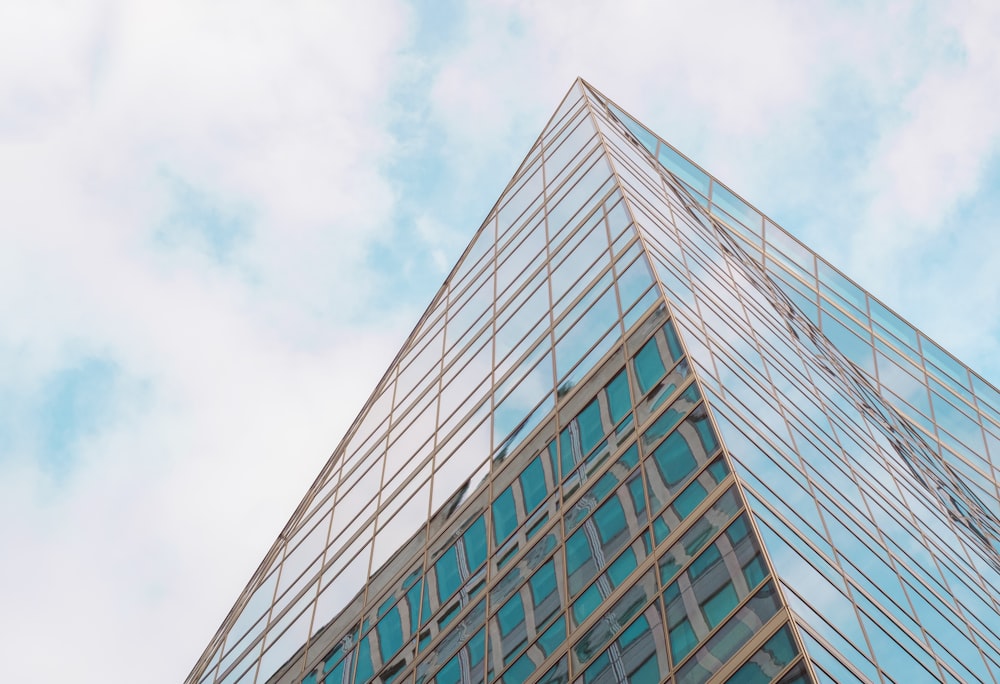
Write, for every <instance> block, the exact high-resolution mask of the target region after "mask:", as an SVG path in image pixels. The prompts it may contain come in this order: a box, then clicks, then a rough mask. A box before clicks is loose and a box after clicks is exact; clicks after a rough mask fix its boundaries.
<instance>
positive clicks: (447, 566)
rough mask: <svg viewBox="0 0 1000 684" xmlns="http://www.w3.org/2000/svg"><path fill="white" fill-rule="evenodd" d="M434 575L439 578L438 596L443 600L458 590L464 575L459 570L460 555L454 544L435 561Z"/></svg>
mask: <svg viewBox="0 0 1000 684" xmlns="http://www.w3.org/2000/svg"><path fill="white" fill-rule="evenodd" d="M434 576H435V579H436V580H437V591H438V598H439V599H440V600H441V601H442V602H444V601H446V600H447V599H448V598H449V597H450V596H452V595H453V594H454V593H455V592H456V591H458V588H459V586H461V584H462V577H461V575H459V572H458V556H457V552H456V549H455V547H454V546H449V547H448V548H447V549H446V550H445V552H444V553H443V554H442V555H441V557H440V558H438V559H437V561H436V562H435V563H434Z"/></svg>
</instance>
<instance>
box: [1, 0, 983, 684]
mask: <svg viewBox="0 0 1000 684" xmlns="http://www.w3.org/2000/svg"><path fill="white" fill-rule="evenodd" d="M997 35H1000V5H998V4H997V3H996V2H993V1H992V0H983V1H982V2H935V3H917V2H904V1H900V2H886V3H882V4H878V3H860V2H857V3H855V2H822V1H816V2H810V3H801V2H791V1H790V2H779V1H773V0H763V1H761V2H756V3H743V2H711V3H693V2H692V3H689V4H685V3H676V2H648V3H644V2H598V1H595V0H582V1H577V2H574V3H537V2H529V1H527V0H525V1H523V2H519V1H516V0H511V1H507V2H505V1H501V0H487V1H481V2H477V3H469V4H466V3H462V2H458V1H452V0H425V1H417V2H404V1H402V0H400V1H396V0H369V1H367V2H364V3H357V2H355V3H347V2H339V1H338V2H296V1H294V0H292V1H289V2H281V3H265V2H259V1H256V0H241V1H240V2H235V1H233V2H228V1H220V2H212V3H205V2H187V1H176V2H171V3H165V2H145V1H143V0H131V1H129V2H114V1H111V0H108V1H106V2H90V1H81V2H75V3H64V2H50V1H46V0H31V1H30V2H29V1H27V0H23V1H22V0H12V1H8V2H4V3H0V216H2V217H3V218H2V220H0V539H2V543H3V548H4V554H3V557H4V561H3V562H2V563H0V644H3V646H2V649H0V650H2V652H3V653H4V657H3V659H2V663H0V670H2V672H0V678H2V679H4V680H6V681H46V680H53V681H54V680H57V679H62V678H65V677H71V678H72V679H73V681H75V682H104V681H117V680H126V679H130V680H134V679H141V680H142V681H147V682H177V681H180V680H181V679H183V677H184V676H185V675H186V674H187V672H188V671H189V669H190V668H191V666H192V665H193V664H194V661H195V660H196V658H197V657H198V655H199V654H200V652H201V650H202V648H203V647H204V646H205V645H206V644H207V642H208V641H209V639H210V638H211V636H212V635H213V634H214V632H215V630H216V629H217V627H218V625H219V623H220V622H221V621H222V619H223V618H224V616H225V614H226V612H227V611H228V610H229V608H230V606H231V605H232V603H233V602H234V601H235V599H236V598H237V596H238V594H239V592H240V590H241V589H242V587H243V585H244V584H245V582H246V581H247V579H248V578H249V576H250V574H251V573H252V571H253V570H254V568H255V567H256V566H257V564H258V562H259V560H260V558H261V557H262V555H263V554H264V552H265V551H266V550H267V548H268V547H269V546H270V544H271V542H272V541H273V539H274V537H275V536H276V535H277V533H278V532H279V531H280V529H281V527H282V526H283V525H284V522H285V521H286V520H287V518H288V516H289V514H290V513H291V511H292V509H293V508H294V507H295V505H296V504H297V502H298V499H299V497H300V495H301V494H302V492H304V491H305V488H306V487H307V486H308V484H309V483H310V482H311V481H312V480H313V478H314V477H315V474H316V473H317V472H318V470H319V468H320V467H321V465H322V464H323V462H324V461H325V460H326V458H327V457H328V455H329V453H330V452H331V450H332V449H333V448H334V447H335V446H336V444H337V442H338V441H339V439H340V437H341V435H342V434H343V433H344V431H345V430H346V429H347V427H348V426H349V424H350V422H351V421H352V420H353V418H354V416H355V414H356V413H357V411H358V410H359V409H360V407H361V405H362V404H363V403H364V401H365V399H366V398H367V393H368V391H369V390H370V389H371V388H372V387H373V386H374V385H375V383H376V381H377V380H378V378H379V377H380V376H381V374H382V372H383V371H384V370H385V366H386V365H387V363H388V362H389V360H391V358H392V356H393V355H394V354H395V351H396V350H397V349H398V347H399V346H400V344H401V343H402V341H403V339H404V338H405V336H406V334H407V333H408V332H409V330H410V328H411V327H412V326H413V324H414V323H415V322H416V320H417V318H418V317H419V315H420V313H421V311H422V308H423V305H425V304H426V303H427V302H428V301H429V300H430V298H431V296H432V295H433V293H434V292H435V290H436V289H437V288H438V286H439V285H440V283H441V281H442V280H443V278H444V277H445V275H446V274H447V271H448V270H449V269H450V266H451V264H452V263H453V262H454V260H455V259H456V258H457V257H458V256H459V254H460V253H461V251H462V249H463V248H464V246H465V244H466V243H467V242H468V240H469V239H470V238H471V236H472V235H473V233H474V231H475V229H476V228H477V227H478V225H479V223H480V221H481V220H482V219H483V217H484V216H485V213H486V212H487V211H488V210H489V209H490V207H491V206H492V204H493V201H494V200H495V199H496V197H497V195H498V194H499V193H500V191H501V190H502V189H503V186H504V185H505V184H506V182H507V180H508V178H509V176H510V174H511V173H512V172H513V171H514V170H515V168H516V166H517V164H518V163H519V162H520V160H521V158H522V157H523V155H524V153H525V152H526V151H527V150H528V148H529V147H530V145H531V143H532V142H533V141H534V138H535V137H536V136H537V134H538V132H539V131H540V130H541V128H542V126H543V125H544V123H545V121H546V120H547V118H548V116H549V114H550V113H551V111H552V110H553V109H554V108H555V106H556V105H557V104H558V102H559V100H560V99H561V98H562V96H563V94H564V93H565V91H566V90H567V89H568V88H569V87H570V85H571V83H572V80H573V79H574V78H575V77H576V76H577V75H581V76H583V77H584V78H586V79H588V80H589V81H590V82H591V83H593V84H594V85H595V86H596V87H597V88H599V89H601V90H602V91H604V92H605V93H606V94H607V95H609V96H610V97H612V98H613V99H615V100H616V101H617V102H618V103H619V104H621V105H622V106H623V107H625V108H626V109H627V110H629V111H631V112H632V113H633V114H635V115H636V116H637V117H638V118H639V119H640V120H642V121H644V122H645V123H647V124H648V125H649V126H650V127H651V128H653V129H654V130H656V131H657V132H659V133H660V134H662V135H663V136H664V137H665V138H666V139H668V140H670V141H672V142H673V143H674V144H675V145H676V146H677V147H678V148H680V149H681V150H682V151H684V152H686V153H687V154H688V155H689V156H691V157H692V158H693V159H695V160H696V161H698V162H699V163H700V164H702V165H703V166H705V167H707V168H708V169H710V170H711V171H712V172H713V173H714V174H715V175H717V176H719V177H720V178H721V179H722V180H723V181H724V182H726V183H727V184H729V185H730V186H731V187H733V188H734V189H735V190H736V191H737V192H739V193H740V194H742V195H743V196H744V197H746V198H747V199H749V200H750V201H751V202H753V203H754V204H756V205H757V206H758V207H760V208H761V209H763V210H764V211H765V213H767V214H769V215H770V216H772V217H773V218H774V219H775V220H777V221H778V222H779V223H781V224H782V225H784V226H785V227H787V228H788V229H790V230H791V231H792V232H793V233H794V234H796V235H798V236H799V237H800V238H802V239H803V240H804V241H805V242H806V243H807V244H809V245H811V246H812V247H814V248H815V249H817V251H819V252H820V254H822V255H823V256H825V257H827V258H828V259H829V260H830V261H831V262H833V263H835V264H838V265H839V266H841V267H842V268H843V270H845V271H846V272H847V273H848V274H849V275H851V276H853V277H854V278H855V279H856V280H858V281H859V282H860V283H861V284H862V285H863V286H865V287H866V288H868V289H869V290H871V291H873V292H875V293H876V294H877V295H878V296H880V298H882V299H883V300H884V301H885V302H886V303H888V304H889V305H890V306H891V307H893V308H895V309H896V310H897V311H899V312H900V313H901V314H902V315H903V316H904V317H906V318H907V319H909V320H911V321H912V322H913V323H915V324H916V325H917V326H918V327H919V328H921V329H922V330H924V331H925V332H926V333H927V334H928V335H929V336H931V337H932V338H934V339H936V340H937V341H938V342H940V343H941V344H943V345H944V346H945V347H946V348H948V349H950V350H952V351H953V352H955V353H956V354H957V355H958V356H959V358H961V359H963V360H964V361H966V362H967V363H968V364H969V365H970V366H971V367H972V368H973V369H974V370H976V371H978V372H979V373H980V374H982V375H983V376H984V377H985V378H986V379H987V380H990V381H992V382H993V383H994V384H997V382H998V381H1000V360H998V359H1000V356H998V351H1000V343H998V338H1000V316H998V308H1000V301H998V300H1000V276H998V269H1000V231H998V230H997V227H998V223H1000V156H998V151H1000V116H998V114H997V112H1000V86H998V84H1000V50H997V48H996V42H995V41H996V36H997Z"/></svg>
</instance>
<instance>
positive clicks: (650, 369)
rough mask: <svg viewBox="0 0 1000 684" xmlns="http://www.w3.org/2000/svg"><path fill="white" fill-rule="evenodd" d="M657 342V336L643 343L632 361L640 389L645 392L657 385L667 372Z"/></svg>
mask: <svg viewBox="0 0 1000 684" xmlns="http://www.w3.org/2000/svg"><path fill="white" fill-rule="evenodd" d="M656 343H657V340H656V338H655V337H653V338H652V339H650V340H649V342H647V343H646V344H645V345H643V347H642V349H640V350H639V353H638V354H636V355H635V359H634V360H633V361H632V365H633V367H634V368H635V374H636V379H637V380H638V381H639V391H640V392H642V393H643V394H645V393H646V392H648V391H649V390H650V389H651V388H652V387H653V386H654V385H656V383H657V382H659V381H660V378H662V377H663V374H664V373H666V372H667V369H666V368H665V367H664V365H663V359H662V358H661V357H660V350H659V349H658V348H657V346H656Z"/></svg>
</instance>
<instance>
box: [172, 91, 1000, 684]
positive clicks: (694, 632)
mask: <svg viewBox="0 0 1000 684" xmlns="http://www.w3.org/2000/svg"><path fill="white" fill-rule="evenodd" d="M998 466H1000V393H998V392H997V390H996V389H994V388H993V387H992V386H991V385H989V384H988V383H986V382H985V381H983V380H982V379H981V378H980V377H978V376H977V375H975V374H974V373H971V372H970V371H969V370H968V369H967V368H966V367H965V366H963V365H962V364H961V363H959V362H958V361H957V360H955V359H954V358H953V357H952V356H950V355H949V354H948V353H946V352H945V351H943V350H942V349H940V348H939V347H938V346H937V345H935V344H934V343H933V342H932V341H931V340H929V339H928V338H927V337H926V336H924V335H923V334H921V333H920V332H919V331H917V330H915V329H914V328H913V327H912V326H910V325H909V324H907V323H906V322H905V321H903V320H901V319H900V318H899V317H898V316H896V315H895V314H893V312H892V311H890V310H889V309H887V308H886V307H885V306H883V305H882V304H881V303H880V302H878V301H877V300H876V299H874V298H873V297H871V296H870V295H869V294H868V293H866V292H864V291H863V290H861V289H860V288H859V287H858V286H856V285H855V284H854V283H852V282H851V281H850V280H849V279H847V278H846V277H844V276H843V275H842V274H841V273H840V272H839V271H837V270H836V269H835V268H833V267H831V266H830V265H829V264H828V263H827V262H825V261H824V260H822V259H821V258H819V257H818V256H816V255H815V254H814V253H813V252H811V251H810V250H808V249H807V248H805V247H803V246H802V245H801V244H800V243H798V242H797V241H796V240H795V239H794V238H792V237H790V236H789V235H788V233H786V232H785V231H783V230H782V229H781V228H779V227H777V226H776V225H774V224H773V223H772V222H771V221H769V220H768V219H767V218H766V217H765V216H763V215H762V214H761V213H759V212H758V211H757V210H755V209H754V208H752V207H750V206H749V205H748V204H746V203H744V202H743V201H742V200H741V199H739V198H738V197H737V196H736V195H735V194H733V193H732V192H731V191H729V190H728V189H727V188H725V187H724V186H722V185H721V184H720V183H718V181H716V180H715V179H714V178H712V177H711V176H709V175H708V174H706V173H705V172H704V171H703V170H701V169H700V168H698V167H697V166H695V165H694V164H692V163H691V162H690V161H688V160H687V159H686V158H684V157H683V156H681V155H680V154H679V153H678V152H677V151H676V150H674V149H673V148H671V147H670V146H669V145H668V144H666V143H665V142H663V141H662V140H660V139H659V138H658V137H657V136H655V135H654V134H653V133H651V132H650V131H649V130H647V129H646V128H644V127H643V126H642V125H641V124H639V123H637V122H636V121H635V120H634V119H632V118H631V117H630V116H629V115H627V114H626V113H625V112H624V111H622V110H621V109H619V108H618V107H617V106H615V105H614V104H613V103H611V102H610V101H609V100H608V99H607V98H606V97H604V96H603V95H601V94H600V93H599V92H597V91H596V90H595V89H593V88H592V87H591V86H589V85H588V84H587V83H585V82H583V81H577V82H576V83H575V84H574V86H573V88H572V89H571V90H570V93H569V94H568V95H567V96H566V98H565V99H564V100H563V102H562V104H561V105H560V106H559V108H558V110H557V111H556V113H555V114H554V115H553V117H552V119H551V121H550V122H549V124H548V126H547V127H546V129H545V131H543V133H542V135H541V136H539V139H538V141H537V142H536V144H535V145H534V146H533V148H532V150H531V151H530V152H529V154H528V156H527V158H526V160H525V162H524V164H522V166H521V168H520V169H519V170H518V172H517V173H516V174H515V176H514V178H513V179H512V181H511V183H510V184H509V186H508V188H507V189H506V190H505V192H504V194H503V195H502V196H501V199H500V200H499V201H498V202H497V205H496V206H495V207H494V209H493V211H491V213H490V214H489V216H488V218H487V220H486V222H485V223H484V224H483V226H482V227H481V228H480V230H479V231H478V233H477V234H476V237H475V238H474V239H473V242H472V244H471V245H470V247H469V248H468V249H467V250H466V252H465V254H464V255H463V257H462V259H461V260H460V262H459V264H458V265H457V266H456V267H455V270H454V271H453V272H452V273H451V275H450V276H449V278H448V280H447V281H446V282H445V284H444V285H443V286H442V289H441V291H440V292H439V293H438V296H437V297H436V298H435V300H434V302H432V304H431V306H430V308H429V309H428V311H427V313H426V314H425V315H424V317H423V319H422V320H421V322H420V323H419V324H418V325H417V328H416V329H415V330H414V332H413V334H412V335H411V337H410V339H409V340H408V341H407V342H406V344H405V345H404V347H403V349H402V350H401V351H400V354H399V356H398V357H397V359H396V360H395V361H394V362H393V364H392V365H391V367H390V369H389V371H388V372H387V374H386V376H385V378H383V381H382V382H381V383H380V384H379V386H378V387H377V388H376V390H375V393H374V394H373V396H372V399H371V400H370V401H369V404H368V405H367V406H366V408H365V410H364V411H363V412H362V414H361V416H359V418H358V420H357V421H356V422H355V425H354V426H353V427H352V429H351V431H350V432H349V434H348V435H347V437H345V439H344V442H343V443H342V444H341V445H340V446H339V447H338V449H337V450H336V451H335V452H334V454H333V456H331V458H330V461H329V462H328V463H327V465H326V467H325V468H324V469H323V472H322V473H321V474H320V477H319V478H318V479H317V481H316V483H315V484H314V486H313V487H312V488H311V489H310V491H309V492H307V494H306V497H305V498H304V500H303V502H302V504H301V505H300V507H299V509H298V510H296V512H295V514H294V515H293V516H292V519H291V520H290V521H289V523H288V525H287V526H286V528H285V531H284V532H283V533H282V535H281V536H280V537H279V539H278V540H277V541H276V542H275V545H274V547H273V548H272V550H271V552H270V553H269V554H268V556H267V557H266V558H265V560H264V562H263V563H262V565H261V567H260V569H259V570H258V572H257V573H256V574H255V575H254V577H253V578H252V579H251V582H250V584H249V585H248V586H247V588H246V590H245V591H244V593H243V595H242V596H241V597H240V599H239V600H238V601H237V604H236V606H235V607H234V609H233V611H232V613H231V614H230V616H229V617H228V618H227V619H226V621H225V622H224V623H223V625H222V627H221V628H220V630H219V632H218V634H217V635H216V637H215V639H213V641H212V643H211V644H210V645H209V647H208V649H207V650H206V651H205V654H204V655H203V656H202V658H201V660H200V661H199V663H198V664H197V665H196V667H195V670H194V671H193V672H192V674H191V676H190V678H189V681H190V682H192V683H197V684H207V683H208V682H227V683H231V684H236V683H249V682H279V681H280V682H295V683H296V684H297V683H299V682H302V683H304V684H335V683H336V684H343V683H345V682H353V683H356V684H363V683H366V682H373V681H374V682H381V683H383V684H387V683H388V682H408V683H413V684H426V683H429V682H437V683H439V684H453V683H454V684H457V683H460V682H463V683H464V682H477V683H478V682H493V681H501V682H505V683H507V684H516V683H519V682H534V681H540V682H546V684H554V683H555V682H569V681H573V682H585V683H586V684H593V683H595V682H615V683H616V684H619V683H622V682H629V681H631V682H638V683H645V682H657V681H671V682H676V683H677V684H703V683H705V682H709V681H713V682H714V681H718V682H725V681H731V682H736V683H738V684H756V683H757V682H780V684H794V683H797V682H809V681H819V682H842V683H850V682H876V683H878V682H895V683H896V684H914V683H915V682H933V681H942V682H994V683H997V682H1000V603H998V601H1000V599H998V592H1000V492H998V486H997V483H998V474H997V467H998Z"/></svg>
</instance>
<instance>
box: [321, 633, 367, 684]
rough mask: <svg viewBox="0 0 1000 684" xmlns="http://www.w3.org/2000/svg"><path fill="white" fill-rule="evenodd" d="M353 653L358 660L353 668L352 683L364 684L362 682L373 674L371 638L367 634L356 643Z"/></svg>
mask: <svg viewBox="0 0 1000 684" xmlns="http://www.w3.org/2000/svg"><path fill="white" fill-rule="evenodd" d="M355 653H356V654H357V659H358V662H357V665H356V666H355V669H354V684H364V682H367V681H368V680H370V679H371V678H372V676H373V675H374V674H375V672H374V670H373V666H372V650H371V640H370V639H369V637H368V636H365V637H364V638H362V639H361V643H360V644H358V650H357V651H355ZM327 679H329V677H327Z"/></svg>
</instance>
